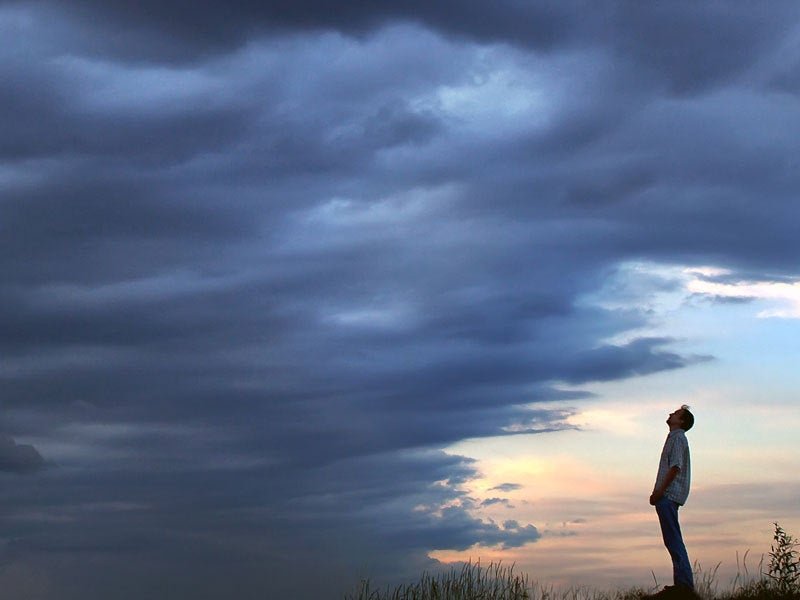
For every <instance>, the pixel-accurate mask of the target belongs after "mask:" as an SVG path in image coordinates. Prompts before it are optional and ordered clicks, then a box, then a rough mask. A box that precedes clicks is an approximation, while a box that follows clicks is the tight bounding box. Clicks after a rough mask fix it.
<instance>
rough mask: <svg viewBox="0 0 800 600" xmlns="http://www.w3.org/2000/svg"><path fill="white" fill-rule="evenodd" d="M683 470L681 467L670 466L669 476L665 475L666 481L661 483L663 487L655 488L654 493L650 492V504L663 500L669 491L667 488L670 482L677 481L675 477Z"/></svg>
mask: <svg viewBox="0 0 800 600" xmlns="http://www.w3.org/2000/svg"><path fill="white" fill-rule="evenodd" d="M680 472H681V470H680V468H679V467H670V468H669V471H667V476H666V477H664V483H662V484H661V487H660V488H658V489H655V488H654V489H653V493H652V494H650V504H652V505H655V503H656V502H658V501H659V500H661V499H662V498H663V497H664V494H665V493H666V492H667V488H668V487H669V484H670V483H672V482H673V481H675V478H676V477H677V476H678V473H680Z"/></svg>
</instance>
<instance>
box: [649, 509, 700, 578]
mask: <svg viewBox="0 0 800 600" xmlns="http://www.w3.org/2000/svg"><path fill="white" fill-rule="evenodd" d="M656 514H657V515H658V522H659V523H660V524H661V535H662V536H664V545H665V546H666V547H667V550H668V551H669V555H670V557H671V558H672V577H673V580H674V583H675V585H683V586H686V587H688V588H689V589H691V590H693V589H694V577H693V576H692V565H691V563H690V562H689V555H688V554H687V553H686V546H685V545H684V544H683V536H681V526H680V525H679V524H678V503H677V502H673V501H672V500H670V499H669V498H662V499H661V500H659V501H658V502H656Z"/></svg>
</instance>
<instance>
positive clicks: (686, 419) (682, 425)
mask: <svg viewBox="0 0 800 600" xmlns="http://www.w3.org/2000/svg"><path fill="white" fill-rule="evenodd" d="M667 425H669V429H670V431H672V430H673V429H683V430H684V431H689V430H690V429H691V428H692V426H693V425H694V415H693V414H692V413H691V412H690V411H689V407H688V406H686V405H685V404H684V405H683V406H681V407H680V408H679V409H678V410H676V411H675V412H673V413H671V414H670V415H669V418H668V419H667Z"/></svg>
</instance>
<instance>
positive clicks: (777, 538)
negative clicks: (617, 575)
mask: <svg viewBox="0 0 800 600" xmlns="http://www.w3.org/2000/svg"><path fill="white" fill-rule="evenodd" d="M774 525H775V535H774V537H773V540H774V543H773V545H772V548H771V550H770V552H769V555H768V556H769V564H768V565H767V567H766V568H764V564H763V562H764V559H763V558H762V560H761V562H760V563H759V566H758V572H757V573H755V574H752V575H751V574H750V572H749V569H748V568H747V553H745V554H744V556H743V557H742V561H741V563H740V562H739V557H738V554H737V565H738V566H739V574H738V575H737V576H736V579H735V580H734V582H733V584H732V586H731V587H730V588H729V589H727V590H725V591H722V592H720V591H719V586H718V583H717V569H718V568H719V565H717V566H716V567H715V568H714V569H712V570H711V571H703V570H702V569H700V567H699V566H698V565H695V587H696V590H697V593H698V595H699V596H700V597H701V598H703V599H704V600H800V557H799V554H798V552H797V550H796V548H797V547H798V542H796V541H795V539H794V538H793V537H792V536H791V535H789V534H787V533H786V532H785V531H784V530H783V529H782V528H781V527H780V526H779V525H778V524H777V523H775V524H774ZM656 587H658V586H657V585H656ZM655 589H656V588H653V589H650V590H645V589H641V588H631V589H628V590H617V591H610V592H608V591H598V590H594V589H591V588H588V587H572V588H568V589H558V590H557V589H555V588H553V587H552V586H542V585H540V584H538V583H536V582H531V581H530V580H529V579H528V577H527V576H526V575H519V574H517V573H515V572H514V567H513V565H511V566H505V565H502V564H494V563H493V564H490V565H488V566H481V564H480V563H478V564H473V563H468V564H465V565H463V566H462V567H461V568H460V569H452V570H450V571H449V572H445V573H441V574H439V575H431V574H429V573H424V574H423V575H422V577H421V578H420V579H419V581H417V582H414V583H410V584H407V585H399V586H397V587H394V588H386V589H373V588H372V587H371V585H370V582H369V580H366V579H365V580H362V581H361V584H360V585H359V586H358V588H357V590H356V591H355V592H354V593H352V594H347V595H345V597H344V598H345V600H641V599H642V598H643V597H644V596H646V595H648V594H650V593H653V591H655Z"/></svg>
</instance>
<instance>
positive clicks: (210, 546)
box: [0, 0, 800, 599]
mask: <svg viewBox="0 0 800 600" xmlns="http://www.w3.org/2000/svg"><path fill="white" fill-rule="evenodd" d="M798 13H800V9H799V7H798V6H797V4H795V3H790V2H787V3H780V2H770V3H768V4H767V3H747V4H743V3H739V4H722V3H711V2H709V3H694V2H672V3H669V4H664V5H658V6H655V5H643V4H641V3H635V2H608V3H601V4H597V3H583V2H574V3H571V2H552V3H550V2H537V3H532V4H524V3H511V2H508V3H506V2H502V3H497V4H495V5H493V6H492V7H491V9H487V8H486V7H485V5H483V4H481V3H477V2H466V3H464V2H459V3H450V2H444V3H420V2H411V3H395V2H371V3H363V2H350V3H338V4H337V5H336V6H335V7H334V5H333V4H330V3H321V2H291V3H290V2H265V3H252V2H227V3H217V2H193V3H186V2H178V1H163V0H162V1H159V2H139V3H135V4H132V3H107V2H94V1H91V0H79V1H76V2H71V3H69V4H67V3H62V2H55V1H46V0H44V1H36V2H34V1H31V2H26V1H18V2H4V3H1V4H0V34H2V36H3V38H4V39H5V40H6V43H5V44H4V45H3V47H2V49H0V76H1V77H2V79H3V82H4V83H3V86H2V89H0V130H2V132H3V133H2V135H0V189H2V199H0V244H2V252H0V272H1V273H2V278H0V348H2V352H3V363H2V366H0V377H1V378H2V386H3V411H2V413H0V431H2V432H3V434H4V437H3V438H2V439H0V463H2V464H0V477H2V478H8V481H9V485H8V486H4V493H3V494H2V495H0V503H2V506H1V508H2V511H1V512H2V515H3V516H2V520H3V525H4V529H3V531H4V536H5V538H4V540H5V541H4V544H5V545H4V546H3V553H4V555H3V562H4V564H15V565H22V566H24V569H22V570H8V571H7V572H6V574H5V575H3V577H5V580H6V582H7V586H8V589H25V586H26V585H29V584H30V585H33V584H32V583H30V582H29V581H27V580H26V575H25V573H33V574H35V578H36V579H37V580H40V581H43V582H44V583H42V584H41V585H42V586H43V588H42V589H41V590H40V591H41V595H42V597H46V598H56V597H58V598H82V599H84V598H105V597H108V596H109V595H113V597H115V598H121V599H124V598H140V597H143V596H146V597H151V598H181V597H192V598H215V597H220V596H222V595H227V596H231V595H233V596H234V597H237V598H243V599H244V598H263V597H272V596H274V597H295V598H303V597H308V598H311V597H314V598H317V597H323V595H325V594H327V596H325V597H337V596H340V595H341V593H343V592H344V591H346V590H347V588H348V586H351V585H353V584H354V583H355V582H357V581H358V579H359V577H362V576H372V577H375V578H387V579H388V578H392V577H395V578H403V577H406V576H413V575H415V574H416V573H417V572H419V571H420V570H421V569H425V568H432V567H435V563H434V561H433V560H432V559H430V558H429V557H428V553H429V552H431V551H432V550H437V549H445V550H446V549H466V548H470V547H472V546H474V545H476V544H477V545H482V546H498V547H506V548H510V547H517V546H520V545H523V544H526V543H535V542H536V540H538V539H539V538H540V536H541V535H542V534H541V533H540V531H539V530H538V529H537V527H536V524H535V523H518V522H516V521H508V522H506V523H503V524H497V523H494V522H491V521H488V520H484V519H481V518H480V517H479V516H476V511H475V509H476V508H477V507H478V506H479V505H480V503H481V502H484V503H486V502H494V501H496V502H503V500H502V499H500V498H489V499H484V500H483V501H481V500H478V499H473V498H470V497H468V496H467V494H466V492H465V491H464V488H463V484H464V483H466V482H468V481H470V480H471V479H473V478H475V477H477V476H478V475H479V473H478V472H477V469H476V467H475V465H474V463H473V462H472V461H471V460H470V459H469V458H468V457H461V456H452V455H450V454H447V453H446V452H445V451H444V449H445V448H447V447H448V446H449V445H451V444H453V443H455V442H458V441H461V440H464V439H467V438H480V437H486V436H495V435H511V434H515V433H522V432H528V433H537V435H547V432H550V431H553V430H559V429H563V428H566V427H570V425H569V417H570V414H571V412H570V408H569V406H570V405H569V402H570V401H571V400H576V399H580V398H587V397H589V396H590V394H589V392H588V391H586V390H585V389H584V386H585V385H586V384H589V383H592V382H597V381H612V380H619V379H625V378H630V377H636V376H640V375H645V374H649V373H656V372H661V371H665V370H678V369H683V368H686V367H688V366H691V365H693V364H697V363H699V362H702V361H706V360H709V359H710V358H712V357H708V356H695V355H692V354H690V353H686V352H684V351H683V350H681V346H680V340H674V339H671V338H668V337H653V336H648V335H646V334H640V333H638V332H639V331H641V329H642V328H643V327H645V326H646V325H647V324H648V323H649V322H650V319H651V315H650V314H648V312H647V310H645V309H641V310H640V309H636V308H628V309H618V308H613V307H609V306H604V305H601V304H597V303H592V302H589V301H587V298H590V297H591V294H593V293H595V292H597V290H599V289H600V288H602V287H603V285H604V284H605V283H606V282H607V281H609V279H610V278H612V277H613V275H614V273H616V272H617V270H618V269H619V267H620V265H622V264H625V263H628V262H636V261H651V262H653V263H663V264H680V265H688V266H702V265H716V266H718V267H720V268H725V269H728V270H729V272H730V273H731V275H730V276H731V277H735V276H736V274H740V273H741V274H749V273H759V274H760V275H759V277H761V278H762V279H764V278H765V275H764V274H765V273H767V274H768V277H771V278H773V279H774V280H786V279H789V280H793V279H794V278H795V277H796V275H797V273H796V268H797V264H798V250H800V244H799V243H798V241H797V235H796V223H797V222H798V218H799V217H800V208H798V206H800V205H798V203H797V201H796V194H797V189H798V184H799V183H800V181H798V177H799V175H798V173H800V170H798V169H797V164H796V162H797V161H796V157H797V156H798V155H800V147H799V145H800V142H798V140H800V120H799V119H797V118H796V115H797V108H798V107H797V93H798V91H799V90H800V85H799V84H800V80H798V79H797V77H796V76H795V75H794V73H796V72H797V69H796V68H793V67H796V66H798V62H800V46H799V45H798V44H799V43H800V27H799V25H800V21H798V17H800V14H798ZM554 401H560V405H562V406H563V408H560V409H556V408H552V407H553V406H554V404H553V402H554ZM543 402H547V404H546V405H545V404H543V405H542V406H547V408H542V407H538V406H537V404H540V403H543ZM8 436H13V438H14V439H15V440H17V441H18V443H17V442H13V441H12V440H11V438H10V437H8ZM34 447H35V448H36V449H34ZM37 449H38V450H37ZM39 452H41V454H42V455H43V456H45V457H46V458H47V461H48V463H49V462H50V461H52V466H51V468H47V469H41V466H42V462H43V459H42V457H41V456H40V455H39ZM20 472H27V473H28V476H27V477H16V474H17V473H20ZM12 477H13V478H14V479H13V481H12V479H11V478H12ZM515 489H517V486H516V484H513V483H508V484H503V485H502V486H498V487H497V488H495V490H496V491H499V492H507V491H512V490H515ZM98 565H99V566H102V568H97V566H98ZM209 565H213V567H214V568H213V569H209V568H208V567H209ZM21 573H22V574H21ZM309 574H313V575H312V576H311V577H309ZM31 577H32V578H33V576H31ZM298 578H300V579H302V581H303V582H304V589H303V590H302V591H298V590H297V589H296V585H297V581H298ZM232 582H236V583H235V584H234V583H232ZM37 585H38V584H37ZM37 589H39V588H37ZM112 591H113V592H112ZM303 594H307V596H303Z"/></svg>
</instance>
